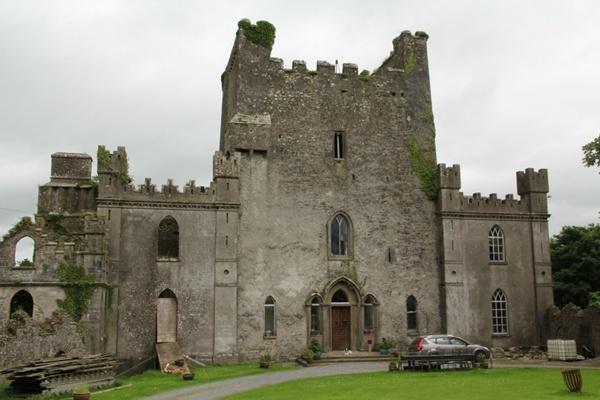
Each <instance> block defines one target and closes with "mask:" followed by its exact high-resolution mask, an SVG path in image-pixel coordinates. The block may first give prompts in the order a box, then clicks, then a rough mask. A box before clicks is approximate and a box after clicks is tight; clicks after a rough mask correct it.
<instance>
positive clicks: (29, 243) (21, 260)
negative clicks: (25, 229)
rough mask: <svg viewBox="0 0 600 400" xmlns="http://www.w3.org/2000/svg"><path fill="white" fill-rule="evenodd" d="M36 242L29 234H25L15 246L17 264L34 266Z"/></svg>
mask: <svg viewBox="0 0 600 400" xmlns="http://www.w3.org/2000/svg"><path fill="white" fill-rule="evenodd" d="M34 248H35V243H34V241H33V239H32V238H30V237H29V236H24V237H22V238H21V239H19V241H18V242H17V245H16V246H15V266H17V267H33V256H34Z"/></svg>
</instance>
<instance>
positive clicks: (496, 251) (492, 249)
mask: <svg viewBox="0 0 600 400" xmlns="http://www.w3.org/2000/svg"><path fill="white" fill-rule="evenodd" d="M488 240H489V254H490V261H493V262H503V261H504V232H502V229H501V228H500V227H499V226H498V225H494V226H493V227H492V229H490V233H489V236H488Z"/></svg>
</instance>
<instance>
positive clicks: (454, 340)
mask: <svg viewBox="0 0 600 400" xmlns="http://www.w3.org/2000/svg"><path fill="white" fill-rule="evenodd" d="M408 351H409V352H423V353H429V354H461V355H462V354H468V355H472V356H473V358H474V359H475V360H477V359H481V358H483V357H485V358H490V356H491V352H490V349H488V348H487V347H485V346H481V345H479V344H470V343H469V342H467V341H466V340H464V339H461V338H459V337H457V336H453V335H428V336H419V337H418V338H416V339H415V340H413V341H412V343H411V344H410V345H409V346H408Z"/></svg>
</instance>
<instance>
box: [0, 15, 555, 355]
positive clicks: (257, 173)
mask: <svg viewBox="0 0 600 400" xmlns="http://www.w3.org/2000/svg"><path fill="white" fill-rule="evenodd" d="M251 28H252V26H246V27H245V29H242V28H240V29H239V30H238V32H237V34H236V38H235V42H234V45H233V49H232V51H231V55H230V58H229V62H228V63H227V66H226V69H225V72H224V73H223V75H222V78H221V79H222V88H223V103H222V116H221V121H222V122H221V133H220V135H221V141H220V149H219V151H217V152H216V153H215V155H214V159H213V177H214V178H213V181H212V182H211V183H210V185H209V186H197V185H196V183H195V182H194V181H190V182H189V183H187V184H185V186H184V187H181V188H180V187H178V186H177V185H175V184H174V183H173V182H172V181H169V182H167V183H166V184H163V185H161V186H160V187H157V185H156V184H154V183H152V181H151V180H150V179H149V178H146V180H145V181H144V183H142V184H141V185H139V186H137V187H136V186H134V185H133V184H131V182H130V179H129V176H128V158H127V153H126V150H125V148H122V147H119V148H117V149H116V150H115V151H109V150H107V149H105V148H104V147H103V146H100V147H99V149H98V154H97V160H96V162H97V171H98V177H97V179H94V178H92V172H91V171H92V158H91V157H90V156H88V155H86V154H73V153H55V154H53V155H52V170H51V178H50V182H48V183H46V184H44V185H42V186H40V188H39V199H38V212H37V214H36V216H35V220H30V219H27V218H25V219H23V220H22V221H21V222H20V223H19V224H17V226H15V228H14V229H12V230H11V231H10V232H9V233H8V234H7V235H5V236H4V239H3V241H2V242H1V243H0V300H1V302H0V319H1V320H3V321H7V320H8V319H9V317H10V315H11V314H12V313H13V312H14V311H16V310H17V309H22V310H25V311H26V312H27V313H28V314H30V315H31V316H32V318H33V319H34V320H36V319H37V320H42V319H44V318H46V317H48V316H49V315H50V314H51V313H52V312H53V311H54V310H55V309H56V308H57V300H61V299H62V300H63V303H62V304H65V303H67V301H66V300H68V299H67V297H68V296H71V295H72V294H69V293H67V291H66V289H67V288H69V287H77V285H71V286H69V283H68V282H66V281H65V280H64V278H61V275H60V274H59V273H58V270H59V266H60V265H66V264H68V263H71V264H75V265H80V266H83V267H84V271H85V273H84V274H83V275H81V276H83V277H85V278H86V279H89V280H91V281H92V282H93V283H91V284H90V285H91V286H92V287H93V290H92V291H91V293H90V295H89V296H88V297H87V298H84V300H86V301H87V302H88V304H87V305H88V307H86V308H85V309H84V311H85V312H84V313H83V315H82V322H83V323H84V325H85V326H86V329H85V330H84V331H83V332H84V333H83V335H84V336H85V346H86V348H87V350H88V351H89V352H95V353H97V352H109V353H114V354H116V355H117V356H118V357H119V358H121V359H123V360H126V361H128V362H129V363H130V364H131V365H133V364H135V363H136V362H140V361H143V360H145V359H148V358H149V357H152V356H153V355H154V352H155V345H156V343H165V342H167V343H168V342H176V343H177V344H178V345H179V346H180V348H181V349H182V351H183V352H184V353H185V354H189V355H192V356H193V357H195V358H197V359H201V360H208V361H212V362H238V361H243V360H250V359H256V358H258V357H259V355H260V354H261V353H263V352H265V351H269V352H270V353H271V354H272V355H273V356H275V357H276V358H280V359H287V358H290V357H294V356H296V355H298V354H300V353H301V352H302V350H303V348H304V347H306V346H307V345H308V344H309V343H310V342H311V340H313V339H316V340H317V341H319V342H320V343H321V344H322V345H323V347H324V348H325V350H326V351H329V350H340V349H346V348H348V349H352V350H368V349H371V348H374V347H376V344H377V343H378V342H379V341H381V339H382V338H384V337H385V338H392V339H394V340H396V341H398V342H400V343H406V342H408V341H410V340H411V339H412V338H413V337H415V336H418V335H422V334H433V333H443V332H449V333H453V334H456V335H459V336H463V337H465V338H466V339H470V340H473V341H476V342H478V343H482V344H485V345H490V346H502V347H508V346H514V345H532V344H539V343H540V342H541V340H542V339H543V329H542V327H543V324H544V316H545V313H546V310H547V308H548V307H549V306H551V305H552V303H553V296H552V278H551V267H550V253H549V235H548V217H549V214H548V210H547V193H548V176H547V171H546V170H543V169H541V170H539V171H534V170H533V169H526V170H525V171H522V172H518V173H517V176H516V180H517V191H518V194H519V195H520V198H519V199H515V198H513V195H506V197H505V198H503V199H501V198H498V197H497V196H496V194H491V195H489V197H483V196H481V195H480V194H479V193H475V194H473V195H472V196H466V195H464V194H463V193H462V192H460V188H461V181H460V180H461V178H460V167H459V165H453V166H451V167H447V166H445V165H444V164H439V165H437V164H436V163H437V161H436V155H435V141H434V138H435V126H434V121H433V113H432V108H431V100H430V99H431V97H430V85H429V71H428V60H427V45H426V43H427V39H428V37H427V35H426V34H425V33H422V32H417V33H416V34H414V35H413V34H411V33H410V32H406V31H405V32H403V33H402V34H401V35H400V36H399V37H397V38H396V39H394V41H393V51H392V52H391V53H390V56H389V57H388V58H387V59H386V60H385V61H384V62H383V64H382V65H381V66H380V67H379V68H378V69H377V70H376V71H374V72H373V73H372V74H369V73H366V72H364V73H360V74H359V69H358V67H357V66H356V65H354V64H343V67H342V69H341V72H340V71H338V70H337V68H336V66H335V65H332V64H330V63H327V62H318V64H317V68H316V70H315V71H310V70H308V69H307V67H306V64H305V63H304V62H303V61H294V62H293V66H292V68H291V69H289V70H288V69H284V68H283V62H282V60H280V59H277V58H271V46H270V45H268V43H267V44H265V43H264V42H261V41H260V40H257V39H256V35H250V34H248V33H249V31H248V30H249V29H251ZM23 238H31V239H32V240H33V241H34V243H35V252H34V257H33V262H30V263H21V264H17V263H16V261H15V248H16V247H17V245H18V242H19V241H20V240H22V239H23ZM72 292H73V291H71V293H72ZM75 292H76V291H75ZM84 297H85V296H84Z"/></svg>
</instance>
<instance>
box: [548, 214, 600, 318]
mask: <svg viewBox="0 0 600 400" xmlns="http://www.w3.org/2000/svg"><path fill="white" fill-rule="evenodd" d="M550 254H551V258H552V269H553V278H554V302H555V303H556V304H557V305H558V306H561V307H562V306H564V305H565V304H567V303H573V304H576V305H578V306H580V307H586V306H588V305H589V304H591V303H596V302H598V301H599V300H600V224H590V225H588V226H587V227H583V226H565V227H563V228H562V230H561V231H560V233H559V234H558V235H555V236H554V237H553V238H552V240H551V241H550Z"/></svg>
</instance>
